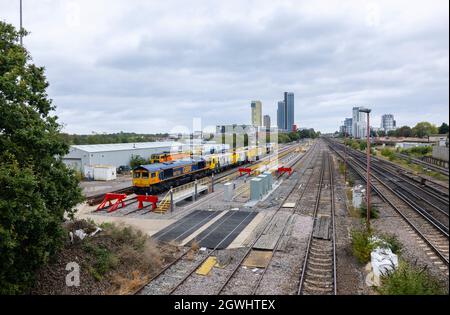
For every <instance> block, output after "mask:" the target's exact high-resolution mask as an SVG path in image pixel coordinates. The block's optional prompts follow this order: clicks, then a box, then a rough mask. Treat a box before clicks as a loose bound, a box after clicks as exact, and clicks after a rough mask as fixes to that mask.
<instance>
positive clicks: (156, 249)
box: [31, 220, 179, 294]
mask: <svg viewBox="0 0 450 315" xmlns="http://www.w3.org/2000/svg"><path fill="white" fill-rule="evenodd" d="M100 227H101V228H102V231H100V232H97V234H95V235H94V236H87V237H86V238H84V239H83V240H80V239H78V238H77V237H75V238H74V242H73V243H71V242H66V244H65V246H64V247H63V249H62V250H61V252H60V253H58V255H57V258H56V259H55V260H53V261H52V262H51V263H50V264H49V265H47V266H44V267H42V268H41V269H40V270H39V271H38V281H37V283H36V287H35V288H33V290H32V291H31V293H32V294H132V293H134V292H135V291H136V290H137V289H138V288H139V287H140V286H142V285H143V284H145V283H146V282H148V281H149V279H150V278H151V277H152V276H154V275H155V274H156V273H157V272H158V271H160V270H161V268H162V266H163V264H166V263H169V262H171V261H172V260H173V259H174V258H175V256H177V255H178V252H179V248H178V246H173V245H167V244H164V245H162V244H157V243H156V242H154V241H153V240H152V239H151V238H149V237H148V236H147V235H146V234H145V233H142V232H141V231H140V230H137V229H135V228H133V227H131V226H126V225H121V224H120V225H117V224H112V223H103V224H101V225H100ZM96 228H97V226H96V225H95V224H94V223H93V222H92V221H86V220H77V221H71V222H68V223H66V224H65V229H66V232H67V233H68V232H69V231H72V232H73V231H75V230H77V229H83V230H84V231H85V232H86V233H88V234H90V233H92V232H93V231H95V230H96ZM67 261H74V262H78V263H79V264H80V273H81V274H80V281H81V282H82V285H81V286H80V287H67V286H66V285H65V277H66V275H67V272H66V271H65V264H66V263H67Z"/></svg>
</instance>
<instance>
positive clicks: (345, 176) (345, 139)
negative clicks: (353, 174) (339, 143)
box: [344, 121, 347, 185]
mask: <svg viewBox="0 0 450 315" xmlns="http://www.w3.org/2000/svg"><path fill="white" fill-rule="evenodd" d="M344 183H345V185H347V127H346V126H345V121H344Z"/></svg>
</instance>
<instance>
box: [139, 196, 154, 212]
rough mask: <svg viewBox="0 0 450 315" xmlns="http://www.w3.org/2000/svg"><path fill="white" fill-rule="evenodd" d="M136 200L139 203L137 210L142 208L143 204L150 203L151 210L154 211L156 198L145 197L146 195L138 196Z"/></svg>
mask: <svg viewBox="0 0 450 315" xmlns="http://www.w3.org/2000/svg"><path fill="white" fill-rule="evenodd" d="M137 200H138V202H139V204H138V209H142V208H144V202H151V203H152V210H155V209H156V203H157V202H158V196H153V195H150V196H147V195H138V196H137Z"/></svg>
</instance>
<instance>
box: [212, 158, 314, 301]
mask: <svg viewBox="0 0 450 315" xmlns="http://www.w3.org/2000/svg"><path fill="white" fill-rule="evenodd" d="M312 150H313V149H312ZM313 157H314V154H313V152H312V151H311V155H309V159H308V162H305V163H307V166H309V165H310V164H311V162H312V160H313ZM307 169H308V167H305V168H304V170H303V172H302V176H303V175H304V174H305V172H306V171H307ZM311 178H312V174H310V176H309V177H308V179H307V182H306V185H305V186H303V189H302V190H301V192H300V197H298V198H295V199H298V200H300V199H301V198H302V197H303V194H304V193H305V191H306V189H307V187H308V184H309V182H310V180H311ZM296 186H297V183H296V184H295V185H293V187H296ZM299 190H300V188H297V189H291V190H290V192H289V194H288V195H287V196H286V198H285V199H284V201H283V202H282V203H281V204H280V207H279V208H278V209H277V210H276V211H275V213H274V214H273V215H272V216H271V218H270V220H269V221H268V222H267V224H266V226H265V227H264V228H263V229H262V230H261V232H260V233H259V235H258V236H257V237H256V238H255V240H254V241H253V242H252V244H251V245H250V246H249V247H248V249H247V250H246V251H245V253H244V255H243V256H242V257H241V258H240V260H239V263H238V264H236V265H235V266H234V268H233V269H232V270H231V272H230V273H229V275H228V276H227V278H226V280H225V282H224V283H223V284H222V285H221V286H220V288H219V289H218V290H217V292H216V294H217V295H219V294H224V293H225V291H226V289H227V287H228V286H229V284H231V281H232V279H233V278H234V277H236V276H237V274H238V271H239V269H240V267H241V266H242V264H243V263H244V261H245V260H246V258H247V257H248V256H249V255H250V253H251V252H252V251H253V250H254V249H257V248H255V245H256V244H257V243H258V241H259V240H260V239H261V237H262V235H263V234H264V232H265V231H266V229H267V228H268V227H269V226H270V225H271V223H272V222H273V220H274V218H275V216H276V214H277V213H279V211H280V210H281V209H282V207H283V204H284V203H285V202H287V201H289V199H290V198H291V197H293V195H294V194H295V193H297V192H299ZM296 210H297V208H293V209H292V210H291V211H290V213H289V216H288V218H287V219H286V224H284V226H283V228H282V230H281V232H280V233H279V235H278V237H277V239H276V241H275V245H274V246H273V248H272V250H271V255H270V258H269V260H268V262H267V266H266V267H265V268H263V269H262V272H261V273H259V274H258V277H257V279H256V282H255V284H254V285H253V286H251V285H250V284H249V283H245V285H246V287H247V288H248V289H249V291H248V293H249V294H252V295H255V294H257V293H258V290H259V288H260V285H261V283H262V280H263V279H264V276H265V275H266V273H267V270H268V268H269V266H270V263H271V261H272V259H273V257H274V256H275V255H276V252H277V250H278V248H279V245H280V242H281V241H282V239H283V238H284V237H285V236H286V235H285V233H286V229H287V227H288V226H289V224H288V223H289V222H291V220H292V218H293V215H294V214H295V213H296Z"/></svg>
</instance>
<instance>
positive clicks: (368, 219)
mask: <svg viewBox="0 0 450 315" xmlns="http://www.w3.org/2000/svg"><path fill="white" fill-rule="evenodd" d="M359 111H360V112H362V113H366V114H367V188H366V192H367V195H366V201H367V218H366V224H367V230H370V112H371V110H370V109H369V108H360V109H359Z"/></svg>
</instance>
